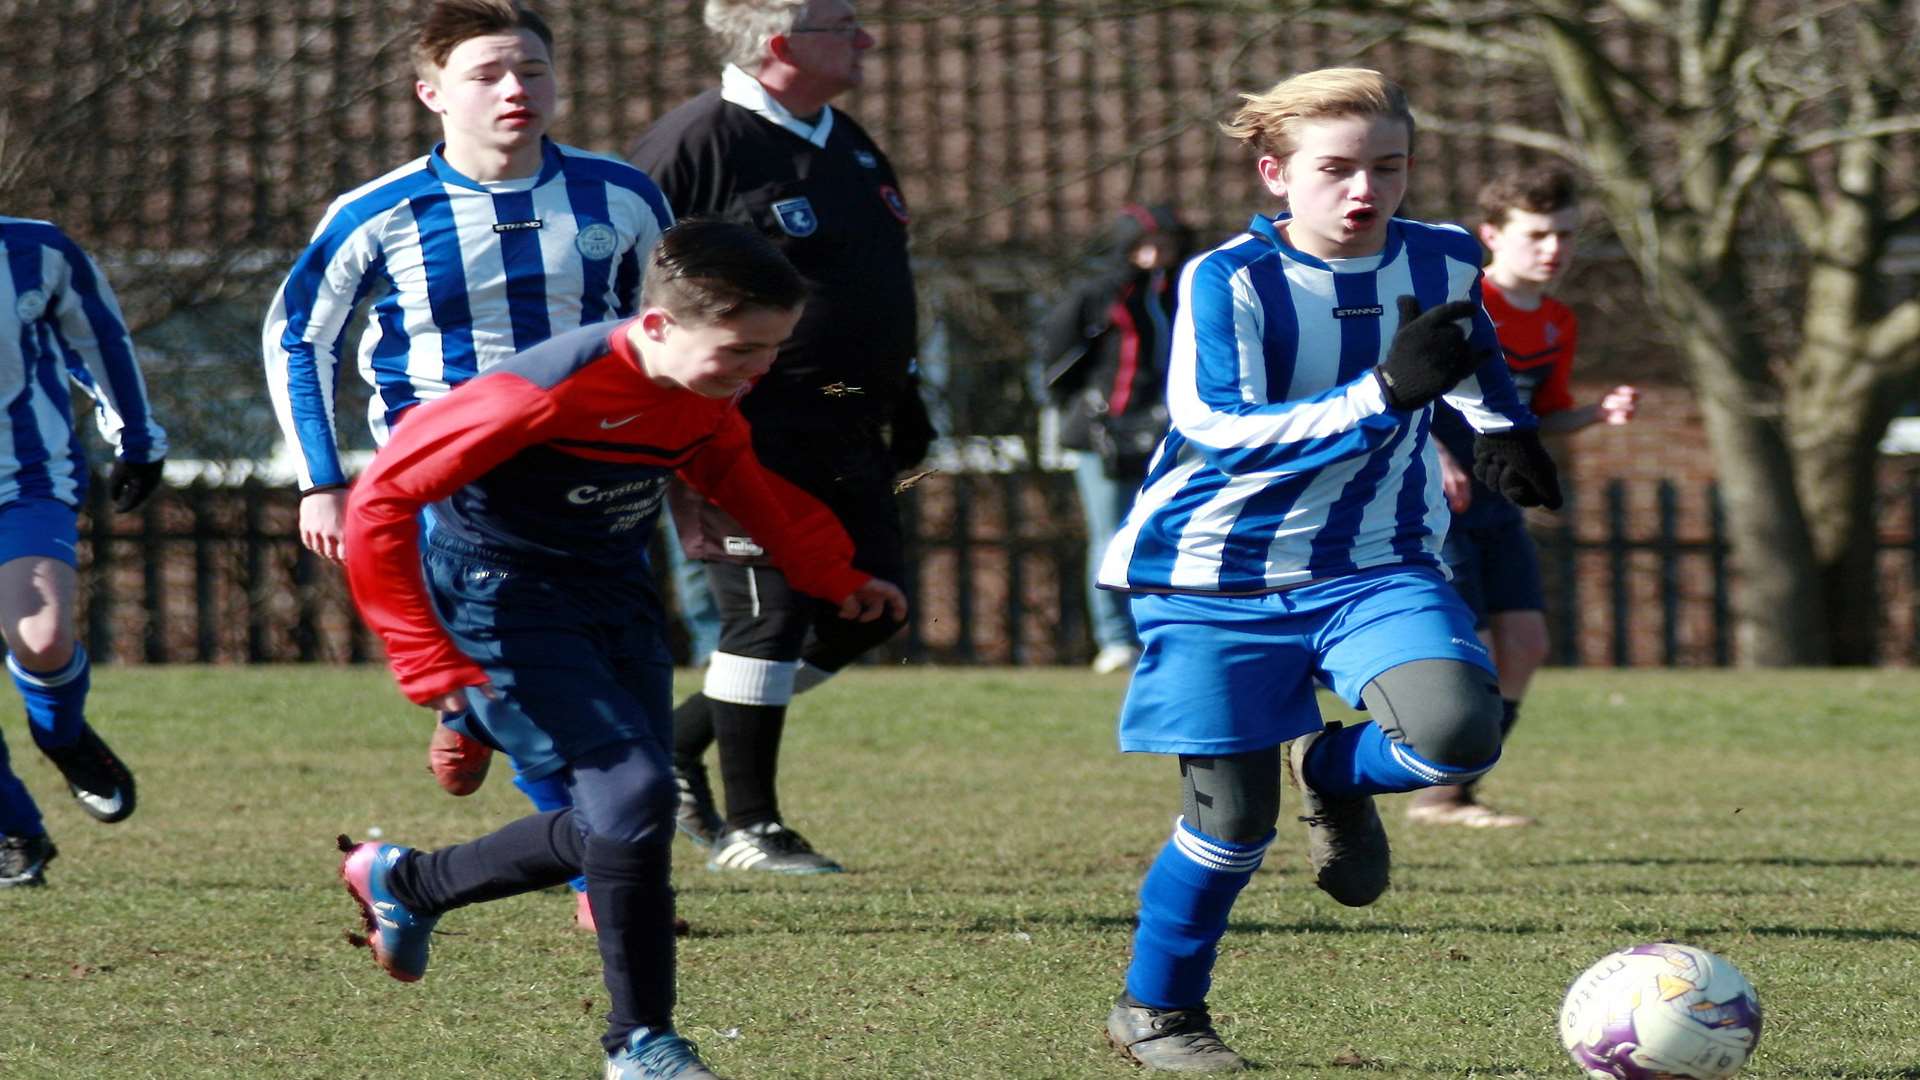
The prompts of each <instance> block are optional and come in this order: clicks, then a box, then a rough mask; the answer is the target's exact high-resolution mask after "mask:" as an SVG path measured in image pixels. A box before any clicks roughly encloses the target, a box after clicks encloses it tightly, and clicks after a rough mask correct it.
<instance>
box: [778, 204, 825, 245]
mask: <svg viewBox="0 0 1920 1080" xmlns="http://www.w3.org/2000/svg"><path fill="white" fill-rule="evenodd" d="M772 210H773V216H774V217H775V218H777V219H778V220H779V222H780V228H781V229H783V230H785V231H786V234H787V235H788V236H812V235H813V233H814V230H816V229H818V228H819V227H820V219H819V218H818V217H816V216H815V215H814V213H813V204H812V203H811V202H808V201H807V197H806V196H804V195H802V196H800V197H799V198H796V199H781V200H780V201H779V202H777V203H774V204H773V206H772Z"/></svg>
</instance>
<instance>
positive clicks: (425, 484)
mask: <svg viewBox="0 0 1920 1080" xmlns="http://www.w3.org/2000/svg"><path fill="white" fill-rule="evenodd" d="M642 296H643V309H642V311H641V313H640V315H639V316H638V317H637V318H634V319H631V320H628V321H626V322H622V323H618V324H604V325H600V326H591V327H584V328H582V329H579V330H576V331H572V332H570V333H566V334H562V335H560V336H558V337H556V338H554V339H552V340H551V341H548V342H547V343H545V344H543V345H540V346H537V347H535V348H533V349H530V350H528V351H526V352H523V353H521V354H520V355H519V356H516V357H514V358H513V359H511V360H509V361H507V362H505V363H503V364H500V365H498V366H497V367H495V368H494V369H492V370H491V371H489V372H487V373H486V374H483V375H481V376H480V377H479V378H477V379H474V380H473V381H472V382H471V383H469V384H468V385H466V386H463V387H461V388H459V389H457V390H455V391H453V392H452V393H450V394H448V395H447V396H446V397H445V398H444V399H443V400H442V401H440V402H437V403H434V404H431V405H429V406H426V407H424V408H421V409H420V410H419V411H418V414H417V415H416V416H414V417H412V418H411V419H409V420H408V421H407V423H406V424H405V425H403V426H402V427H400V428H399V429H398V430H397V431H396V432H395V433H394V436H393V439H392V441H390V442H389V443H388V445H387V447H386V448H385V449H384V450H382V451H381V452H380V454H379V455H378V456H376V457H375V459H374V462H373V465H372V466H371V467H370V468H369V469H368V471H367V473H366V475H365V476H363V477H362V478H361V480H360V482H359V483H358V484H357V485H356V486H355V487H354V489H353V494H352V496H351V498H350V500H349V502H348V513H347V529H346V540H347V544H346V553H347V574H348V581H349V583H350V585H351V586H352V589H353V597H354V602H355V603H356V605H358V607H359V608H360V611H361V614H362V616H363V617H364V618H365V619H366V620H367V622H368V624H369V625H370V626H372V627H373V628H374V629H375V630H376V631H377V632H378V633H379V634H380V636H381V638H382V640H383V641H384V642H385V643H386V647H387V652H388V657H389V663H390V665H391V666H392V668H393V671H394V674H395V676H396V677H397V679H398V680H399V683H400V687H401V690H402V691H403V692H404V693H405V694H406V695H407V696H408V697H409V698H411V699H412V700H414V701H416V702H418V703H420V704H422V705H426V706H429V707H432V708H437V709H441V710H445V711H455V710H459V709H462V708H470V709H471V710H472V717H473V718H472V720H471V723H473V724H474V725H476V726H477V727H478V728H479V733H480V734H482V735H483V736H484V737H485V738H486V739H487V740H488V741H490V742H492V743H494V744H495V745H498V746H500V747H502V748H504V749H506V750H507V751H508V752H509V753H511V754H512V755H513V756H514V757H515V759H516V760H517V761H518V762H519V763H520V766H521V768H522V769H523V770H525V772H526V773H527V775H528V776H530V777H534V778H543V777H549V776H552V777H557V778H559V779H560V780H561V781H562V783H563V784H564V785H565V787H566V789H567V791H568V793H569V794H570V795H571V797H572V803H573V805H572V807H571V808H569V809H565V810H556V811H549V812H546V813H540V814H535V815H532V816H530V817H527V818H523V819H521V820H520V821H517V822H514V823H512V824H509V825H507V826H506V827H504V828H502V829H500V830H498V831H496V832H494V833H492V834H490V835H488V836H483V837H481V838H480V839H478V840H474V841H471V842H469V843H465V844H458V845H455V846H453V847H450V848H443V849H441V850H439V851H433V852H416V851H413V850H411V849H408V848H404V847H399V846H396V845H392V844H376V843H367V844H360V845H357V846H356V845H352V844H350V843H348V842H347V840H346V839H345V838H344V837H343V838H342V839H341V846H342V848H343V849H344V850H346V851H347V853H348V854H347V857H346V860H345V862H344V864H343V866H342V869H341V874H342V876H343V877H344V878H345V879H346V882H347V888H348V891H349V892H350V893H351V894H352V895H353V897H354V899H355V900H356V901H357V902H358V903H359V904H360V906H361V909H362V913H363V915H364V917H365V919H366V923H367V932H368V937H369V941H368V942H367V944H368V945H369V946H370V947H371V948H372V950H373V953H374V958H375V960H376V961H378V962H379V964H380V966H381V967H382V968H384V969H385V970H386V971H387V972H388V973H389V974H390V975H392V976H393V977H394V978H397V979H401V980H406V981H411V980H414V979H418V978H420V976H421V975H423V974H424V973H425V970H426V964H427V946H428V934H429V933H430V932H431V931H432V928H433V926H434V924H435V923H436V922H437V921H438V920H439V918H440V917H441V916H442V915H444V914H445V913H446V912H448V911H451V910H453V909H454V908H458V907H462V906H465V905H467V904H471V903H475V902H478V901H482V900H491V899H496V898H499V897H502V896H510V895H515V894H518V893H522V892H527V891H529V890H532V889H538V888H543V887H546V886H550V885H556V884H559V883H560V882H562V881H565V880H567V879H568V878H570V877H572V876H573V875H575V874H579V873H582V872H584V873H585V875H586V878H587V883H588V888H587V896H588V898H589V901H590V903H591V904H592V909H593V915H594V919H595V922H596V924H597V926H598V931H597V932H598V935H599V943H600V955H601V959H602V963H603V966H604V976H605V982H606V987H607V991H608V994H609V996H610V998H611V1002H612V1007H611V1009H610V1011H609V1012H608V1016H607V1023H608V1026H607V1032H606V1036H605V1038H604V1039H603V1045H604V1047H605V1050H606V1053H607V1065H606V1068H607V1076H608V1077H609V1078H610V1080H650V1078H656V1077H658V1078H664V1077H680V1078H682V1080H695V1078H700V1077H708V1076H711V1075H712V1074H711V1073H710V1072H708V1071H707V1070H706V1067H705V1066H704V1065H702V1064H701V1063H700V1061H699V1058H698V1056H697V1054H696V1051H695V1050H694V1049H693V1047H692V1046H691V1045H690V1044H688V1043H687V1042H686V1040H684V1039H682V1038H681V1037H680V1036H679V1035H677V1034H675V1033H674V1031H673V1026H672V1010H673V998H674V992H673V974H674V961H673V890H672V889H671V887H670V886H669V884H668V871H669V841H670V840H671V838H672V836H673V832H674V824H673V820H674V808H675V806H676V804H677V801H678V796H677V788H676V786H675V784H674V780H673V767H672V741H673V740H672V735H673V731H672V700H671V692H672V674H673V669H672V661H671V659H670V658H669V657H668V655H667V651H666V647H665V644H664V641H663V638H662V633H661V622H662V619H663V617H664V616H663V612H662V609H661V604H660V600H659V597H658V596H657V595H656V593H655V592H654V586H653V573H652V570H651V568H650V567H649V566H648V563H647V556H646V548H647V542H648V540H649V539H650V538H651V537H652V535H653V528H654V522H655V518H656V517H657V515H658V513H659V510H660V503H661V498H662V496H663V493H664V492H665V490H666V485H667V480H668V477H669V476H670V475H676V474H677V475H678V476H680V477H682V478H684V479H685V480H687V481H688V482H690V483H692V484H693V485H694V486H695V487H696V488H697V489H698V490H700V491H701V492H703V493H704V494H706V495H707V497H709V498H712V499H714V500H715V501H716V502H718V503H719V504H720V505H722V506H724V507H726V508H727V510H728V511H729V512H731V513H733V514H734V515H736V516H737V517H738V518H739V519H740V520H741V521H743V522H745V523H747V524H749V525H750V526H751V527H752V528H753V529H754V531H755V535H756V536H764V537H766V538H767V540H768V545H769V548H770V550H772V551H773V552H774V555H775V557H776V558H778V559H779V560H780V561H781V566H782V569H783V570H784V572H785V573H786V574H787V575H788V577H789V578H790V580H792V581H793V582H794V584H795V586H796V587H798V588H802V589H805V590H807V591H809V592H810V593H812V594H813V595H816V596H819V597H821V598H823V599H825V600H828V601H830V602H832V603H835V604H837V605H839V611H840V614H841V617H843V618H848V619H857V620H862V621H866V620H872V619H876V618H880V617H882V616H885V617H889V618H896V619H897V618H900V617H902V616H903V615H904V612H905V608H906V599H905V597H904V596H903V595H902V594H901V592H900V591H899V589H897V588H896V587H895V586H893V585H892V584H890V583H888V582H885V581H880V580H878V579H875V578H871V577H869V576H867V575H866V574H863V573H860V572H859V571H857V570H854V569H853V568H852V567H851V565H850V560H851V557H852V551H853V546H852V542H851V541H850V540H849V539H848V538H847V535H846V533H845V531H844V530H842V529H841V528H840V526H839V525H838V523H837V522H836V521H835V519H834V517H833V515H832V514H831V513H830V512H828V511H827V509H826V508H825V507H824V506H822V505H820V504H819V503H818V502H817V501H815V500H813V499H812V498H810V497H808V496H807V495H805V494H804V493H802V492H800V491H799V490H798V489H796V488H794V487H793V486H791V485H790V484H787V483H786V482H785V481H782V480H780V479H779V478H778V477H777V476H775V475H774V474H772V473H770V472H768V471H767V470H766V469H765V468H763V467H762V466H761V464H760V463H759V461H758V460H757V459H756V458H755V457H754V454H753V451H752V448H751V443H750V440H749V436H748V432H747V427H746V424H745V422H744V421H743V420H741V418H740V416H739V413H738V403H739V399H740V397H741V396H742V395H744V394H745V393H746V392H747V390H748V389H749V388H750V387H751V385H752V382H753V380H754V379H756V378H758V377H759V376H761V375H763V374H765V372H766V371H767V369H768V367H769V366H770V365H771V364H772V363H773V359H774V356H775V355H776V352H777V350H778V348H779V346H780V343H781V342H782V341H785V340H786V338H787V336H788V335H789V334H790V333H792V332H793V327H794V325H795V323H796V322H797V321H798V319H799V317H800V309H801V304H802V301H803V299H804V296H805V290H804V286H803V285H802V282H801V280H800V278H799V276H798V275H797V274H796V273H795V272H794V271H793V268H792V266H791V265H790V264H788V263H787V262H786V260H785V259H784V258H783V257H782V256H781V255H780V253H779V252H778V250H777V249H775V248H774V247H773V246H772V245H771V244H770V243H768V242H767V241H766V240H765V239H764V238H762V237H760V236H759V235H758V234H756V233H754V232H753V231H751V230H749V229H745V228H743V227H740V226H736V225H731V224H726V223H720V222H698V221H696V222H688V223H685V224H682V225H680V226H678V227H676V228H674V229H672V230H670V231H669V232H668V233H667V234H666V236H665V237H664V238H663V240H662V241H661V243H660V245H659V246H658V247H657V248H656V249H655V250H654V252H653V255H652V257H651V259H650V261H649V265H648V268H647V272H646V280H645V284H644V286H643V292H642ZM429 504H431V505H433V507H434V528H433V529H432V530H431V532H430V533H429V534H428V535H427V537H426V539H425V548H426V551H425V559H424V570H425V574H424V578H423V575H422V567H423V562H422V558H421V550H420V548H421V543H422V541H421V536H420V530H419V529H418V528H417V526H416V524H415V521H416V516H417V515H418V514H419V512H420V510H421V509H422V508H423V507H425V506H427V505H429Z"/></svg>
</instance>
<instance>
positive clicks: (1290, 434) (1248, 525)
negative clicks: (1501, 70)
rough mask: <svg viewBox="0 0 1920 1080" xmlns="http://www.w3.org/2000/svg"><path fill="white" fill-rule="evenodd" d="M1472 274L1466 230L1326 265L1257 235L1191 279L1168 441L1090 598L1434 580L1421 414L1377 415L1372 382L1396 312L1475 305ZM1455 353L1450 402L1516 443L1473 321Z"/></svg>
mask: <svg viewBox="0 0 1920 1080" xmlns="http://www.w3.org/2000/svg"><path fill="white" fill-rule="evenodd" d="M1280 220H1282V221H1284V219H1280ZM1479 259H1480V250H1479V246H1478V244H1477V243H1476V242H1475V241H1474V240H1473V238H1472V237H1471V236H1469V235H1467V234H1466V232H1465V231H1464V230H1461V229H1459V228H1457V227H1453V226H1433V225H1424V224H1421V223H1418V222H1412V221H1405V220H1401V219H1395V221H1394V222H1393V226H1392V229H1391V231H1390V234H1389V241H1388V244H1387V247H1386V249H1385V250H1384V251H1383V252H1382V253H1381V254H1380V255H1378V256H1375V257H1372V258H1367V259H1352V260H1341V261H1339V262H1338V263H1335V264H1329V263H1327V262H1324V261H1322V260H1319V259H1315V258H1313V257H1311V256H1308V255H1305V254H1303V253H1301V252H1298V251H1296V250H1294V249H1292V248H1291V247H1288V246H1287V245H1286V244H1285V243H1284V241H1283V240H1282V239H1281V234H1280V233H1279V232H1278V231H1277V229H1276V227H1275V223H1274V222H1273V221H1269V220H1267V219H1265V218H1255V219H1254V224H1253V227H1252V228H1251V230H1250V231H1249V232H1248V233H1246V234H1244V235H1242V236H1240V237H1237V238H1235V239H1233V240H1230V241H1228V242H1227V243H1225V244H1222V245H1221V246H1220V247H1218V248H1215V249H1214V250H1213V251H1211V252H1208V253H1206V254H1204V255H1202V256H1200V257H1199V258H1197V259H1195V260H1194V261H1192V262H1191V263H1189V264H1188V265H1187V266H1186V268H1185V270H1184V271H1183V272H1182V274H1181V279H1180V294H1179V299H1180V304H1179V311H1178V313H1177V314H1176V316H1175V324H1174V331H1173V350H1172V355H1171V357H1170V359H1169V365H1168V367H1169V371H1168V380H1167V405H1168V411H1169V412H1170V413H1171V414H1172V420H1173V425H1172V427H1173V430H1172V431H1171V432H1170V433H1169V435H1168V437H1167V440H1166V442H1165V443H1163V444H1162V446H1161V450H1160V453H1159V454H1158V455H1157V456H1156V458H1155V460H1154V463H1153V465H1152V467H1151V469H1150V471H1149V473H1148V476H1147V480H1146V482H1145V484H1144V485H1143V486H1142V489H1141V492H1140V494H1139V496H1138V497H1137V498H1136V499H1135V501H1134V505H1133V508H1132V510H1131V511H1130V512H1129V514H1128V516H1127V520H1126V521H1125V523H1124V524H1122V526H1121V527H1120V529H1119V530H1118V531H1117V532H1116V534H1115V536H1114V538H1113V541H1112V542H1111V543H1110V544H1109V545H1108V547H1107V554H1106V557H1105V559H1104V560H1103V562H1102V565H1101V570H1100V584H1102V585H1103V586H1106V587H1109V588H1121V589H1135V590H1144V591H1171V592H1229V593H1251V592H1261V591H1267V590H1272V589H1277V588H1285V587H1287V586H1290V585H1296V584H1301V583H1304V582H1306V581H1311V580H1317V579H1321V578H1326V577H1333V576H1338V575H1341V574H1346V573H1353V572H1356V571H1359V570H1365V569H1370V568H1373V567H1378V566H1390V565H1402V564H1407V565H1421V566H1430V567H1434V568H1436V569H1442V570H1443V569H1444V568H1443V566H1442V564H1441V562H1440V559H1439V557H1438V555H1439V547H1440V542H1441V540H1442V538H1444V536H1445V533H1446V527H1447V521H1448V513H1447V509H1446V505H1445V500H1444V499H1443V497H1442V492H1441V483H1440V470H1439V463H1438V456H1437V452H1436V450H1435V449H1434V448H1433V446H1432V445H1431V443H1432V440H1431V439H1430V438H1429V437H1428V434H1427V429H1428V425H1429V423H1430V419H1431V412H1432V410H1431V408H1425V409H1421V410H1419V411H1417V412H1414V413H1398V412H1395V411H1393V410H1390V409H1389V408H1388V407H1387V405H1386V399H1385V395H1384V394H1383V392H1382V390H1381V388H1380V385H1379V382H1378V380H1377V379H1376V378H1375V377H1374V375H1373V373H1372V369H1373V367H1374V365H1376V364H1378V363H1379V362H1380V361H1381V360H1383V359H1384V358H1385V356H1386V352H1387V348H1388V346H1389V344H1390V343H1391V342H1392V338H1393V333H1394V331H1395V330H1397V329H1398V324H1399V313H1398V307H1397V299H1398V298H1399V297H1400V296H1414V297H1416V298H1417V299H1418V300H1419V301H1420V305H1421V307H1422V308H1423V309H1424V308H1431V307H1433V306H1434V305H1436V304H1439V303H1443V302H1446V301H1449V300H1462V299H1466V300H1473V301H1475V302H1477V301H1478V299H1479V295H1480V294H1479V280H1480V271H1479ZM1470 341H1471V343H1472V346H1473V347H1474V348H1475V349H1476V350H1478V351H1480V352H1483V353H1484V354H1485V355H1486V357H1487V361H1488V362H1487V363H1485V364H1483V365H1482V367H1481V368H1480V369H1479V371H1478V372H1476V374H1475V375H1474V376H1471V377H1469V378H1468V379H1467V380H1465V381H1463V382H1462V383H1461V384H1460V385H1459V386H1458V387H1456V388H1455V389H1454V391H1453V392H1452V393H1450V394H1449V395H1448V396H1447V400H1448V401H1449V402H1450V403H1452V404H1454V405H1455V406H1456V407H1458V408H1460V410H1461V411H1462V413H1463V414H1464V415H1466V417H1467V419H1468V421H1469V423H1471V424H1473V426H1474V427H1475V428H1476V429H1477V430H1481V431H1505V430H1510V429H1514V428H1531V427H1532V426H1533V425H1534V420H1533V418H1532V416H1531V414H1529V413H1528V412H1527V411H1526V408H1525V406H1524V405H1522V404H1521V402H1520V400H1519V398H1518V396H1517V395H1516V394H1515V392H1514V389H1513V385H1512V382H1511V380H1510V379H1509V378H1508V377H1507V372H1506V366H1505V364H1504V362H1503V361H1502V360H1501V358H1500V353H1499V349H1498V345H1497V342H1496V339H1495V338H1494V334H1493V325H1492V322H1491V321H1490V320H1489V319H1488V318H1487V317H1486V314H1485V312H1484V311H1481V312H1479V313H1477V314H1476V316H1475V318H1474V319H1473V321H1472V327H1471V332H1470ZM1281 384H1284V385H1281Z"/></svg>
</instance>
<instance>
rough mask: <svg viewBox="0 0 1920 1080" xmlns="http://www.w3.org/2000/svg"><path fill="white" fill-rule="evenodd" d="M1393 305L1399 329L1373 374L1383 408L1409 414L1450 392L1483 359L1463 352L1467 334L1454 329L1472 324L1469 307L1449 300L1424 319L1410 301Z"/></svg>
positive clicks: (1404, 299)
mask: <svg viewBox="0 0 1920 1080" xmlns="http://www.w3.org/2000/svg"><path fill="white" fill-rule="evenodd" d="M1399 304H1400V329H1398V330H1396V331H1394V334H1393V343H1392V344H1391V345H1389V346H1387V358H1386V359H1385V360H1382V361H1381V362H1380V365H1379V366H1378V367H1376V368H1374V369H1373V373H1374V375H1375V377H1377V378H1378V379H1379V380H1380V389H1381V390H1382V391H1384V392H1385V394H1386V397H1387V406H1388V407H1389V408H1393V409H1399V410H1401V411H1403V412H1411V411H1413V410H1415V409H1421V408H1425V407H1426V405H1427V404H1428V403H1429V402H1431V401H1432V400H1433V399H1434V398H1437V397H1439V396H1440V395H1441V394H1444V393H1446V392H1447V391H1449V390H1451V389H1453V388H1454V385H1455V384H1456V383H1458V382H1459V381H1460V380H1461V379H1464V378H1466V377H1467V376H1468V375H1469V374H1471V373H1472V372H1473V370H1474V369H1475V368H1478V367H1479V366H1480V364H1481V362H1482V361H1483V360H1485V359H1486V357H1484V356H1482V355H1479V354H1476V353H1475V352H1474V351H1473V350H1472V349H1471V348H1469V347H1468V344H1467V332H1466V331H1465V330H1462V329H1461V328H1460V320H1462V319H1471V318H1473V312H1474V306H1473V305H1472V304H1470V303H1468V302H1467V301H1465V300H1454V301H1450V302H1448V303H1445V304H1441V305H1440V306H1439V307H1436V308H1433V309H1431V310H1429V311H1426V312H1424V313H1422V312H1421V310H1420V301H1418V300H1415V299H1414V298H1413V297H1411V296H1402V297H1401V298H1400V300H1399Z"/></svg>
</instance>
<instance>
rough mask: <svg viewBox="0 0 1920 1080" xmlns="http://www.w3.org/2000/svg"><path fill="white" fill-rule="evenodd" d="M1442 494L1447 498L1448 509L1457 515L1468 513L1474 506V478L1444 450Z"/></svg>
mask: <svg viewBox="0 0 1920 1080" xmlns="http://www.w3.org/2000/svg"><path fill="white" fill-rule="evenodd" d="M1440 493H1441V494H1442V495H1445V496H1446V499H1447V509H1449V510H1451V511H1453V512H1454V513H1456V514H1464V513H1466V512H1467V507H1469V506H1472V505H1473V477H1472V476H1471V475H1469V474H1468V472H1467V470H1465V469H1463V468H1461V467H1460V463H1459V462H1457V461H1455V460H1453V455H1452V454H1449V453H1447V452H1446V450H1444V449H1442V450H1441V451H1440Z"/></svg>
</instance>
